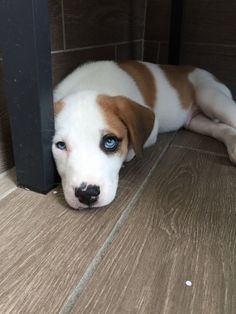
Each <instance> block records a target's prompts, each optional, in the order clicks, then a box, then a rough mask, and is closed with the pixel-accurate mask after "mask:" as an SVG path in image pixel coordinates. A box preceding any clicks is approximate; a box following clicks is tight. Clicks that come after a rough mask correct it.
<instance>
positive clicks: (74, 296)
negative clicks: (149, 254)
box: [59, 133, 176, 314]
mask: <svg viewBox="0 0 236 314" xmlns="http://www.w3.org/2000/svg"><path fill="white" fill-rule="evenodd" d="M175 135H176V133H175V134H174V135H173V137H172V138H171V139H170V141H169V142H168V143H167V144H166V146H165V147H164V148H163V150H162V152H161V154H160V156H159V157H158V159H157V160H156V162H155V163H154V165H153V167H152V168H151V169H150V171H149V173H148V175H147V177H146V178H145V180H144V181H143V183H142V184H141V185H140V187H139V189H138V190H137V191H136V193H135V194H134V196H133V198H132V199H131V201H130V203H129V205H128V206H127V207H126V209H125V210H124V211H123V213H122V214H121V216H120V218H119V219H118V220H117V222H116V224H115V225H114V227H113V229H112V230H111V232H110V234H109V235H108V237H107V238H106V240H105V242H104V243H103V245H102V246H101V247H100V249H99V250H98V251H97V254H96V255H95V257H94V258H93V260H92V262H91V263H90V264H89V266H88V267H87V269H86V270H85V272H84V274H83V276H82V278H81V279H80V281H79V282H78V284H77V286H76V287H75V288H74V290H72V293H71V294H70V295H69V297H68V298H67V300H66V302H65V303H64V305H63V306H62V308H61V310H60V312H59V314H69V313H70V312H71V310H72V309H73V307H74V305H75V303H76V302H77V300H78V298H79V297H80V295H81V294H82V292H83V290H84V289H85V288H86V286H87V284H88V283H89V281H90V279H91V278H92V276H93V275H94V273H95V272H96V270H97V268H98V267H99V265H100V263H101V262H102V260H103V257H104V256H105V255H106V253H107V251H108V249H109V248H110V246H111V244H112V243H113V241H114V240H115V238H116V236H117V235H118V233H119V231H120V230H121V228H122V227H123V226H124V224H125V222H126V221H127V219H128V217H129V215H130V213H131V211H132V210H133V209H134V208H135V206H134V205H135V203H136V201H137V199H138V196H139V195H140V194H141V192H142V191H143V189H144V188H145V186H146V184H147V182H148V180H149V178H150V177H151V176H152V174H153V172H154V170H155V168H156V167H157V165H158V164H159V162H160V161H161V160H162V157H163V156H164V154H165V153H166V151H167V150H168V148H169V147H170V145H171V143H172V141H173V140H174V138H175Z"/></svg>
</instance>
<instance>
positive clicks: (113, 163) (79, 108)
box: [52, 61, 236, 208]
mask: <svg viewBox="0 0 236 314" xmlns="http://www.w3.org/2000/svg"><path fill="white" fill-rule="evenodd" d="M144 64H145V65H146V66H147V67H148V69H149V70H150V71H151V72H152V74H153V76H154V78H155V83H156V90H157V98H156V102H155V106H154V113H155V123H154V126H153V129H152V132H151V134H150V136H149V138H148V139H147V141H146V143H145V145H144V146H145V147H147V146H150V145H152V144H154V143H155V142H156V139H157V134H158V132H167V131H173V130H177V129H179V128H181V127H183V126H184V125H185V123H186V122H187V121H188V119H189V116H190V115H191V106H190V107H189V109H187V110H184V109H183V107H182V106H181V103H180V98H179V95H178V92H177V91H176V90H175V89H174V88H173V87H172V86H171V84H170V83H169V81H168V79H167V78H166V75H165V73H164V72H163V70H162V69H161V68H160V67H159V66H158V65H154V64H151V63H147V62H144ZM189 80H190V81H191V83H192V84H193V86H194V88H195V94H196V99H197V101H198V102H199V103H198V105H199V107H200V108H201V110H202V111H203V112H204V113H205V114H206V115H208V116H209V117H210V118H212V119H215V118H218V119H219V120H221V121H224V122H227V123H228V121H227V119H228V120H229V123H228V124H229V125H231V127H236V119H235V118H234V117H235V116H236V114H235V113H236V107H235V103H234V102H233V100H232V97H231V93H230V91H229V90H228V88H227V87H225V86H224V85H223V84H221V83H219V82H217V81H216V80H215V79H214V77H213V76H212V75H211V74H210V73H208V72H207V71H204V70H200V69H196V70H194V71H193V72H192V73H190V74H189ZM99 94H107V95H110V96H117V95H120V96H126V97H128V98H130V99H131V100H133V101H135V102H137V103H138V104H140V105H141V106H145V103H144V99H143V96H142V94H141V93H140V91H139V89H138V87H137V85H136V83H135V81H134V80H133V79H132V77H130V76H129V75H128V74H127V73H126V72H125V71H123V70H122V69H121V68H120V67H119V66H118V65H117V64H116V63H115V62H113V61H100V62H95V63H89V64H85V65H83V66H81V67H79V68H78V69H76V70H75V71H74V72H73V73H71V74H70V75H69V76H68V77H66V78H65V79H64V80H63V81H62V82H61V83H60V84H59V85H58V86H57V87H56V88H55V91H54V100H55V101H57V100H61V99H62V100H63V102H64V103H65V106H64V108H63V109H62V111H60V112H59V114H58V115H56V118H55V136H54V139H53V148H52V150H53V155H54V158H55V161H56V164H57V169H58V172H59V174H60V175H61V178H62V185H63V189H64V194H65V198H66V200H67V202H68V203H69V204H70V206H71V207H73V208H80V207H86V206H85V205H84V204H81V203H80V202H79V201H78V199H77V198H76V197H75V193H74V191H75V188H76V187H78V186H80V184H81V183H82V182H86V183H88V184H92V185H98V186H100V190H101V193H100V195H99V199H98V201H97V202H96V203H95V204H94V205H93V206H94V207H97V206H103V205H106V204H109V203H110V202H111V201H112V200H113V199H114V197H115V194H116V190H117V184H118V175H119V170H120V168H121V166H122V163H123V161H124V160H126V161H128V160H130V159H132V158H133V157H134V151H133V150H132V149H130V150H129V151H128V154H127V155H126V156H122V155H120V154H112V155H107V154H105V153H104V152H103V151H102V150H101V149H100V140H101V136H102V134H103V132H105V130H106V129H107V128H108V125H107V122H106V121H105V119H104V116H103V114H102V112H101V108H100V107H99V105H98V104H97V102H96V99H97V95H99ZM222 102H225V103H227V106H228V107H227V108H228V110H229V112H230V115H228V114H227V110H225V109H224V107H222ZM225 112H226V113H225ZM198 120H199V121H198ZM193 121H194V119H193ZM202 121H203V120H201V119H196V120H195V122H194V123H192V124H191V123H190V126H189V128H190V129H193V130H196V131H197V132H200V131H201V127H202V128H204V132H203V133H204V134H209V135H211V136H214V134H216V133H217V134H218V135H217V136H218V137H217V138H218V139H220V140H222V141H224V139H225V138H226V135H227V134H228V133H227V134H226V132H225V133H224V135H222V136H221V134H222V132H223V131H222V130H223V129H224V130H225V127H221V128H220V129H218V127H217V125H216V126H215V125H214V126H212V124H211V127H210V128H209V129H208V122H206V121H207V120H204V127H203V122H202ZM209 125H210V124H209ZM215 128H217V130H219V131H218V132H215V133H214V132H213V129H214V130H215ZM221 129H222V130H221ZM209 130H211V131H209ZM227 130H228V129H227ZM219 133H220V135H219ZM225 134H226V135H225ZM230 134H233V131H232V130H231V131H230ZM227 136H228V135H227ZM215 137H216V136H215ZM58 141H65V142H66V144H67V151H61V150H59V149H57V148H56V146H55V143H56V142H58ZM225 141H226V140H225ZM235 142H236V140H235ZM230 145H231V142H229V141H227V147H228V151H230V152H231V151H234V150H233V149H231V146H230ZM232 154H233V153H232ZM232 154H231V155H232ZM235 154H236V149H235ZM231 160H234V156H231ZM235 160H236V156H235Z"/></svg>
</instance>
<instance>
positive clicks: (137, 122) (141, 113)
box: [97, 95, 155, 156]
mask: <svg viewBox="0 0 236 314" xmlns="http://www.w3.org/2000/svg"><path fill="white" fill-rule="evenodd" d="M97 103H98V104H99V105H100V106H101V108H102V110H103V112H104V114H105V117H106V121H107V123H108V125H109V128H110V129H111V131H112V130H113V132H114V134H115V135H116V134H117V136H118V137H119V135H120V134H123V136H121V137H122V138H123V139H124V145H125V147H126V148H127V149H128V142H129V140H130V142H131V144H132V147H133V149H134V151H135V153H136V155H138V156H141V155H142V151H143V145H144V143H145V142H146V140H147V138H148V136H149V135H150V133H151V131H152V128H153V124H154V119H155V115H154V113H153V112H152V111H151V110H149V109H148V108H145V107H143V106H141V105H139V104H137V103H135V102H134V101H132V100H131V99H129V98H127V97H123V96H114V97H111V96H106V95H99V96H98V97H97ZM122 153H124V148H123V150H122ZM126 153H127V151H126Z"/></svg>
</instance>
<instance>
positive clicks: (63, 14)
mask: <svg viewBox="0 0 236 314" xmlns="http://www.w3.org/2000/svg"><path fill="white" fill-rule="evenodd" d="M61 19H62V38H63V49H64V50H66V30H65V13H64V0H61Z"/></svg>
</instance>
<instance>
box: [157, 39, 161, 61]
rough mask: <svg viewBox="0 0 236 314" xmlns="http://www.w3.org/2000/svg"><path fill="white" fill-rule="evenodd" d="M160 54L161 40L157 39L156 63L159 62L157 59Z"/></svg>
mask: <svg viewBox="0 0 236 314" xmlns="http://www.w3.org/2000/svg"><path fill="white" fill-rule="evenodd" d="M160 55H161V42H160V41H158V46H157V55H156V62H157V63H159V61H160Z"/></svg>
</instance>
